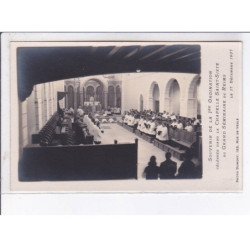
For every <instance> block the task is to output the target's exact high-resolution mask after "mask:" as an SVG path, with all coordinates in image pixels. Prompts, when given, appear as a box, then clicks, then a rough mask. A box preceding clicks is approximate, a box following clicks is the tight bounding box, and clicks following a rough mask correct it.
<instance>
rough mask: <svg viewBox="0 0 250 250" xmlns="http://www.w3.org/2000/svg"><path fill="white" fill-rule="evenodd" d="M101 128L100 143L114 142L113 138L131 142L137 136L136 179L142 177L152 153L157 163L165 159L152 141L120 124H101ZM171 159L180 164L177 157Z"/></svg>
mask: <svg viewBox="0 0 250 250" xmlns="http://www.w3.org/2000/svg"><path fill="white" fill-rule="evenodd" d="M101 128H102V129H103V130H104V133H103V138H102V144H112V143H114V140H117V141H118V143H127V142H129V143H133V142H134V141H135V138H138V179H141V178H142V174H143V171H144V168H145V167H146V166H147V163H148V161H149V158H150V157H151V156H152V155H154V156H155V157H156V161H157V164H158V165H160V163H161V162H162V161H164V160H165V152H164V151H162V150H161V149H159V148H157V147H155V146H154V145H153V144H152V143H149V142H147V141H145V140H143V139H141V138H139V137H138V136H136V135H135V134H133V133H131V132H129V131H128V130H126V129H125V128H123V127H121V126H120V125H117V124H115V123H113V124H103V125H102V126H101ZM173 160H174V161H176V162H177V166H179V165H180V161H179V160H178V159H176V158H174V157H173Z"/></svg>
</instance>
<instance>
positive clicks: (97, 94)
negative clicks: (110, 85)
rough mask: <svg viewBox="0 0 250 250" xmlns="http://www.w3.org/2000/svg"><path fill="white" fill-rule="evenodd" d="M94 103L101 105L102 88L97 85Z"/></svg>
mask: <svg viewBox="0 0 250 250" xmlns="http://www.w3.org/2000/svg"><path fill="white" fill-rule="evenodd" d="M96 101H97V102H100V103H101V104H102V103H103V86H102V85H99V86H98V87H97V88H96Z"/></svg>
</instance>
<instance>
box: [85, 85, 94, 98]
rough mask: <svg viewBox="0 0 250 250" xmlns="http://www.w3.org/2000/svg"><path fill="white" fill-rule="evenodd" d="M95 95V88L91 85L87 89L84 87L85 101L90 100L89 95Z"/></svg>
mask: <svg viewBox="0 0 250 250" xmlns="http://www.w3.org/2000/svg"><path fill="white" fill-rule="evenodd" d="M94 95H95V90H94V87H93V86H88V87H87V89H86V99H87V102H89V101H90V97H94Z"/></svg>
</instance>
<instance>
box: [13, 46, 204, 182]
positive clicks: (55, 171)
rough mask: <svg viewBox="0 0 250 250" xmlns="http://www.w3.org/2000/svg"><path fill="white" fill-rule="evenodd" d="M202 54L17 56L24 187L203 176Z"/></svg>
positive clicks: (43, 52) (116, 49) (26, 51)
mask: <svg viewBox="0 0 250 250" xmlns="http://www.w3.org/2000/svg"><path fill="white" fill-rule="evenodd" d="M200 56H201V54H200V46H199V45H190V44H171V45H170V44H169V45H153V44H152V45H145V46H143V45H130V46H129V45H127V46H120V45H119V44H117V45H116V44H115V43H114V45H113V46H102V45H100V46H85V47H75V48H72V47H67V48H60V47H59V48H53V47H49V48H42V47H41V48H18V51H17V67H18V72H17V73H18V95H19V99H20V102H21V114H22V118H21V123H20V125H19V126H20V128H21V129H22V131H21V141H20V150H21V155H20V156H21V158H20V162H19V180H20V181H56V180H111V179H135V180H140V179H142V178H144V179H155V180H157V179H159V180H165V179H176V178H178V179H182V178H184V179H186V178H191V179H193V178H202V120H201V108H200V107H201V100H200V95H199V90H200V83H201V79H200V68H201V63H200ZM112 73H113V74H112ZM73 75H74V76H75V77H74V78H69V77H71V76H73ZM62 77H64V78H65V79H62V80H60V81H54V80H55V79H58V78H62Z"/></svg>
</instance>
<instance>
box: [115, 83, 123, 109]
mask: <svg viewBox="0 0 250 250" xmlns="http://www.w3.org/2000/svg"><path fill="white" fill-rule="evenodd" d="M121 98H122V95H121V88H120V86H119V85H118V86H116V107H117V108H121Z"/></svg>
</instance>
